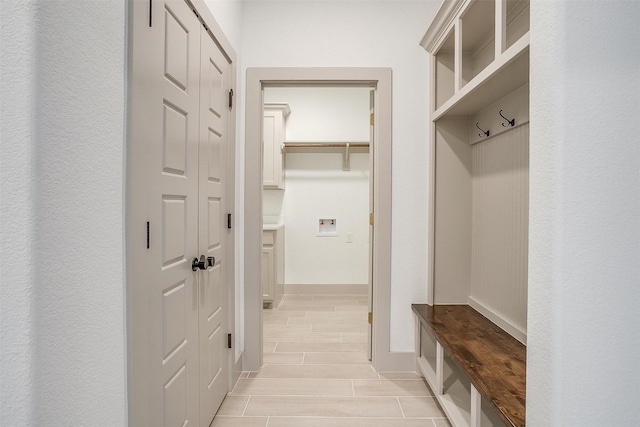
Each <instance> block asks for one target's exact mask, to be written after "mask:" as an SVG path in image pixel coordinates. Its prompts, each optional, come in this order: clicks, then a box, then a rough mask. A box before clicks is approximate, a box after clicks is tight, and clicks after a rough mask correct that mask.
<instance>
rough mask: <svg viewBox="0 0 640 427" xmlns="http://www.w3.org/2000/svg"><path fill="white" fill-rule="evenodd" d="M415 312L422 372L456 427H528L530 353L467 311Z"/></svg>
mask: <svg viewBox="0 0 640 427" xmlns="http://www.w3.org/2000/svg"><path fill="white" fill-rule="evenodd" d="M411 307H412V309H413V312H414V313H415V317H416V356H417V368H418V369H419V372H421V373H422V375H423V376H424V377H425V379H426V380H427V382H428V383H429V385H430V386H431V388H432V390H433V392H434V393H435V395H436V397H437V399H438V401H439V402H440V404H441V406H442V408H443V410H444V411H445V413H446V414H447V416H448V417H449V420H450V421H451V423H452V424H453V425H454V426H455V427H463V426H465V427H486V426H504V425H507V426H514V427H520V426H524V425H525V392H526V376H525V375H526V347H525V346H524V345H523V344H522V343H520V342H519V341H518V340H516V339H515V338H513V337H512V336H511V335H509V334H507V333H506V332H504V331H503V330H502V329H500V328H499V327H498V326H496V325H495V324H494V323H492V322H491V321H489V320H488V319H487V318H486V317H484V316H482V315H481V314H480V313H478V312H477V311H475V310H474V309H473V308H471V307H470V306H468V305H436V306H432V305H427V304H412V306H411Z"/></svg>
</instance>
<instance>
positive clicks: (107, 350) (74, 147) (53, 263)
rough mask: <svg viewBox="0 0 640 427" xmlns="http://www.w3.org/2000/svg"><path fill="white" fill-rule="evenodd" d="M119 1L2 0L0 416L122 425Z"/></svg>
mask: <svg viewBox="0 0 640 427" xmlns="http://www.w3.org/2000/svg"><path fill="white" fill-rule="evenodd" d="M23 3H24V4H23ZM125 8H126V2H125V1H122V0H108V1H100V2H77V1H66V0H60V1H55V2H52V1H31V2H21V1H3V2H2V84H3V85H2V179H1V181H2V190H1V191H2V192H1V194H0V196H1V199H2V317H1V319H2V336H1V337H0V348H1V349H2V371H1V372H2V395H1V397H2V406H1V408H2V415H1V417H2V418H1V421H0V423H1V424H2V425H8V426H9V425H52V426H54V425H86V424H87V422H88V421H87V420H91V421H90V422H91V424H92V425H96V426H98V425H104V426H119V425H125V424H126V376H125V374H126V373H125V366H126V361H125V323H124V319H125V317H124V316H125V310H124V307H125V301H124V280H123V277H124V264H123V257H124V252H123V231H124V221H123V218H124V209H123V165H124V117H125V116H124V106H125V90H124V89H125V80H124V76H125V52H126V50H125V27H126V22H125Z"/></svg>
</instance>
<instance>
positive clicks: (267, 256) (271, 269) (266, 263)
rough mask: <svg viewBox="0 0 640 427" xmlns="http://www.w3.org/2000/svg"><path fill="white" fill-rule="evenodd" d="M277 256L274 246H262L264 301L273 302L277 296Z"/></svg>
mask: <svg viewBox="0 0 640 427" xmlns="http://www.w3.org/2000/svg"><path fill="white" fill-rule="evenodd" d="M275 279H276V278H275V258H274V247H273V246H263V247H262V301H263V302H273V300H274V296H275V288H276V280H275Z"/></svg>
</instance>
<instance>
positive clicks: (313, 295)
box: [261, 85, 374, 367]
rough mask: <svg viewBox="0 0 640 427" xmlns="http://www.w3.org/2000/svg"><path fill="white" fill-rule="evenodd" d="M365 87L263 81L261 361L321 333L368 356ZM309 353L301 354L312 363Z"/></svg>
mask: <svg viewBox="0 0 640 427" xmlns="http://www.w3.org/2000/svg"><path fill="white" fill-rule="evenodd" d="M373 92H374V89H373V88H371V87H369V85H364V86H363V85H357V86H346V85H341V86H338V87H333V86H324V85H323V86H317V85H316V86H305V85H282V86H281V85H278V86H271V85H269V86H265V87H264V89H263V94H264V104H263V110H264V116H263V143H264V148H263V158H264V164H263V166H264V167H263V191H262V200H263V234H262V265H261V267H262V275H261V277H262V289H263V291H262V293H263V307H264V312H263V340H264V342H265V354H264V358H263V359H264V360H263V362H264V364H265V367H266V365H267V364H274V363H276V364H277V363H281V362H282V360H287V361H288V360H289V359H291V358H290V356H291V353H290V352H289V353H288V354H285V355H282V354H279V352H280V348H281V347H288V348H293V347H295V345H294V344H295V343H298V350H304V349H307V348H308V349H311V350H317V349H316V348H315V347H314V346H313V345H309V344H308V342H310V341H314V342H315V341H320V340H323V339H324V340H327V341H328V342H327V346H325V348H323V351H328V347H330V346H331V345H332V344H334V343H335V342H336V341H340V342H342V343H345V344H348V343H350V342H352V344H354V345H353V346H352V347H349V346H344V347H345V350H347V349H348V350H351V351H357V352H360V353H362V356H359V357H358V361H359V362H362V361H367V360H370V359H371V335H370V328H371V325H368V324H367V317H368V316H367V312H370V311H371V310H370V299H371V291H370V283H371V281H370V278H371V277H370V273H369V270H370V267H371V265H372V262H371V259H370V254H371V253H372V251H370V247H369V243H370V228H371V227H370V224H369V213H370V212H371V211H372V206H371V205H370V193H371V191H370V179H369V178H370V169H371V167H370V156H369V146H370V139H371V136H372V134H373V131H372V126H373V123H372V121H371V117H370V115H371V113H372V107H373V106H372V105H371V104H372V94H373ZM305 314H306V316H305ZM289 317H290V319H288V318H289ZM300 317H307V318H306V319H301V318H300ZM286 319H288V321H287V322H286V324H283V322H284V321H285V320H286ZM347 324H348V325H347ZM272 343H279V344H277V345H276V347H275V348H274V346H273V345H270V344H272ZM355 344H357V346H356V345H355ZM276 348H277V350H276ZM337 348H340V346H337ZM272 351H277V352H278V353H276V354H274V353H273V352H272ZM314 355H316V356H317V353H314V352H311V353H304V356H305V357H303V360H304V361H305V363H313V360H311V359H313V357H312V356H314ZM282 356H287V357H288V358H287V357H284V358H283V357H282ZM306 356H309V357H306ZM333 356H334V358H335V359H336V360H341V359H342V357H343V356H344V354H341V353H337V354H334V355H333ZM325 360H327V359H326V357H325Z"/></svg>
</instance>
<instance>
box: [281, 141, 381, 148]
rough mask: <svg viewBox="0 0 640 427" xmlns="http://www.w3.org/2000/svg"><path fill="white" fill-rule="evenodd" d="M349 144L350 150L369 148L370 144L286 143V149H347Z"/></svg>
mask: <svg viewBox="0 0 640 427" xmlns="http://www.w3.org/2000/svg"><path fill="white" fill-rule="evenodd" d="M347 144H349V147H350V148H354V147H357V148H359V147H368V146H369V143H368V142H337V143H336V142H331V143H326V144H325V143H322V142H285V143H284V146H285V148H325V147H327V148H336V147H339V148H342V147H346V146H347Z"/></svg>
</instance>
